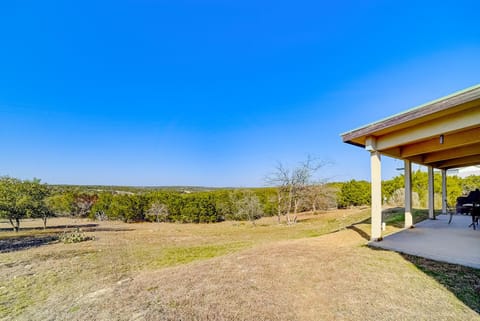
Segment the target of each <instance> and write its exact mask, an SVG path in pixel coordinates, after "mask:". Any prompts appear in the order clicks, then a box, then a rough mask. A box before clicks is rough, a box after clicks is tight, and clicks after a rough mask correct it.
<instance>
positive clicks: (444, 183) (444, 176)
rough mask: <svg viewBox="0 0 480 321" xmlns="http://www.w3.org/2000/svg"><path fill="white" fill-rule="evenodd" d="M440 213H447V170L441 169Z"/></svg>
mask: <svg viewBox="0 0 480 321" xmlns="http://www.w3.org/2000/svg"><path fill="white" fill-rule="evenodd" d="M442 214H447V170H446V169H442Z"/></svg>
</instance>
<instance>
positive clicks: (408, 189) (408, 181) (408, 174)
mask: <svg viewBox="0 0 480 321" xmlns="http://www.w3.org/2000/svg"><path fill="white" fill-rule="evenodd" d="M404 168H405V177H404V178H405V228H410V227H412V226H413V217H412V162H411V161H409V160H405V161H404Z"/></svg>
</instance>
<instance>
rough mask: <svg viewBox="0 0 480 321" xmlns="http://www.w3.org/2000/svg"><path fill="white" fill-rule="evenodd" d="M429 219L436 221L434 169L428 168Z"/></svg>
mask: <svg viewBox="0 0 480 321" xmlns="http://www.w3.org/2000/svg"><path fill="white" fill-rule="evenodd" d="M427 168H428V218H430V219H431V220H434V219H435V200H434V189H433V167H432V166H428V167H427Z"/></svg>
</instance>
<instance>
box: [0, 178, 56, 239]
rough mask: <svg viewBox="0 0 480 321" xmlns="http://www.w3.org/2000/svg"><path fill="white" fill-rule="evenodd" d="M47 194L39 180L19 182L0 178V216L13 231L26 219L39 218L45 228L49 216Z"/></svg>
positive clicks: (44, 186) (45, 188) (46, 189)
mask: <svg viewBox="0 0 480 321" xmlns="http://www.w3.org/2000/svg"><path fill="white" fill-rule="evenodd" d="M48 194H49V189H48V187H47V186H46V185H44V184H40V180H38V179H33V180H31V181H28V180H25V181H21V180H19V179H16V178H11V177H2V178H0V215H1V216H2V217H4V218H6V219H8V220H9V222H10V224H11V225H12V227H13V229H14V231H16V232H18V230H19V229H20V221H21V220H22V219H24V218H26V217H41V218H42V219H43V222H44V227H45V226H46V222H47V217H48V216H50V215H51V211H50V210H49V209H48V207H47V205H46V203H45V198H46V197H47V196H48Z"/></svg>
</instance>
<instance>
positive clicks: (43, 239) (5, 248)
mask: <svg viewBox="0 0 480 321" xmlns="http://www.w3.org/2000/svg"><path fill="white" fill-rule="evenodd" d="M57 240H58V236H57V235H51V234H50V235H41V236H31V235H24V236H16V237H10V238H7V239H2V240H0V253H5V252H14V251H21V250H26V249H29V248H32V247H39V246H42V245H47V244H50V243H53V242H56V241H57Z"/></svg>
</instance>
